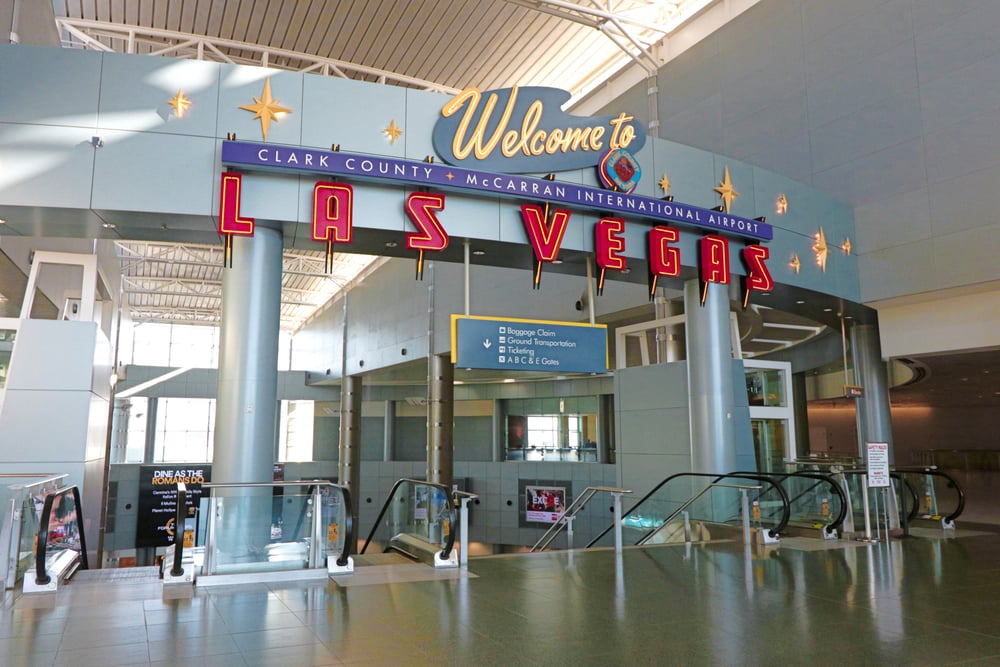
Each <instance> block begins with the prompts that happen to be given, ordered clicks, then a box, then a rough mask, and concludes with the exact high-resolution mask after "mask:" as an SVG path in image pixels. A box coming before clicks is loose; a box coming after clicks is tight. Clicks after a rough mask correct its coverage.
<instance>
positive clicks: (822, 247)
mask: <svg viewBox="0 0 1000 667" xmlns="http://www.w3.org/2000/svg"><path fill="white" fill-rule="evenodd" d="M814 238H815V239H816V242H815V243H813V248H812V249H813V252H814V253H816V264H818V265H819V268H821V269H822V270H823V273H826V258H827V255H829V254H830V249H829V248H828V247H827V245H826V233H825V232H823V228H822V227H820V228H819V233H817V234H816V236H815V237H814Z"/></svg>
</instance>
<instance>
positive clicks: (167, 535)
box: [135, 464, 212, 548]
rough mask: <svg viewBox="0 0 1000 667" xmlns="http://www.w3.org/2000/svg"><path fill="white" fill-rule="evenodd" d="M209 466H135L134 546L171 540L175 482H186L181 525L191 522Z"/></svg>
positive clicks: (209, 474) (158, 544)
mask: <svg viewBox="0 0 1000 667" xmlns="http://www.w3.org/2000/svg"><path fill="white" fill-rule="evenodd" d="M211 477H212V466H211V465H208V464H201V465H190V464H188V465H152V466H139V519H138V524H137V525H136V532H135V546H136V547H137V548H141V547H165V546H169V545H171V544H173V543H174V536H175V535H176V534H177V533H181V534H182V535H184V534H185V533H186V532H187V531H186V530H185V529H184V528H182V529H181V530H180V531H178V530H177V526H175V525H174V523H175V522H176V516H177V483H178V482H184V484H186V485H187V503H186V505H187V508H188V510H187V516H188V520H186V521H185V522H184V523H185V526H187V525H189V524H190V525H191V526H192V528H191V533H192V534H191V536H190V537H189V538H188V539H189V540H191V539H193V536H194V533H193V524H194V521H193V520H192V519H193V518H194V515H195V510H196V509H197V508H198V505H199V503H200V502H201V494H202V489H201V485H202V484H203V483H205V482H210V481H212V480H211Z"/></svg>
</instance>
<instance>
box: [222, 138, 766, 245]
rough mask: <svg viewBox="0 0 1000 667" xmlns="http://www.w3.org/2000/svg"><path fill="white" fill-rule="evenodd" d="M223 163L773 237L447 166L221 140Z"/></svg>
mask: <svg viewBox="0 0 1000 667" xmlns="http://www.w3.org/2000/svg"><path fill="white" fill-rule="evenodd" d="M222 163H223V164H224V165H228V166H234V167H243V168H246V169H262V170H279V171H287V172H289V173H296V174H301V173H310V174H317V175H329V174H336V175H338V176H347V177H352V178H363V179H374V180H380V181H389V182H394V183H403V184H406V185H410V186H417V187H435V188H440V189H444V190H456V191H461V192H465V193H470V192H471V193H477V194H480V195H484V196H493V197H496V196H499V197H511V198H516V199H520V200H522V201H523V200H528V201H532V202H539V201H541V202H550V203H555V204H563V205H565V206H567V207H569V208H574V209H584V210H592V211H599V212H602V213H614V214H621V215H622V216H624V217H626V218H628V219H644V220H647V221H651V222H653V223H659V222H671V223H677V224H680V225H684V226H686V227H694V228H698V229H701V230H703V231H706V232H717V233H723V234H729V235H732V236H739V237H743V238H752V239H760V240H769V239H771V238H773V237H774V230H773V229H772V228H771V226H770V225H768V224H767V223H765V222H763V221H761V220H751V219H749V218H742V217H740V216H736V215H729V214H726V213H721V212H719V211H715V210H711V209H706V208H700V207H697V206H690V205H688V204H681V203H678V202H671V201H665V200H663V199H654V198H653V197H645V196H642V195H633V194H627V193H625V192H612V191H609V190H605V189H602V188H596V187H590V186H586V185H579V184H575V183H567V182H562V181H550V180H547V179H542V178H533V177H529V176H516V175H511V174H497V173H489V172H482V171H473V170H469V169H463V168H461V167H455V166H451V165H445V164H434V163H427V162H416V161H413V160H399V159H395V158H386V157H378V156H373V155H363V154H355V153H343V152H339V151H326V150H320V149H315V148H294V147H285V146H281V147H278V146H272V145H269V144H258V143H249V142H242V141H239V142H238V141H223V142H222ZM234 203H235V202H234ZM338 215H340V216H342V215H343V214H342V213H340V214H338ZM328 217H329V216H328ZM335 217H336V216H335ZM337 219H340V218H339V217H337ZM320 238H323V236H322V235H321V236H320Z"/></svg>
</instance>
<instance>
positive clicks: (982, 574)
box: [0, 526, 1000, 667]
mask: <svg viewBox="0 0 1000 667" xmlns="http://www.w3.org/2000/svg"><path fill="white" fill-rule="evenodd" d="M966 528H968V529H970V530H973V529H974V530H975V532H981V533H985V534H981V535H975V536H968V537H955V538H950V539H942V538H938V537H913V538H908V539H894V540H893V541H892V542H890V543H884V542H883V543H875V544H860V543H849V545H850V548H843V547H845V546H847V545H845V544H842V545H841V547H842V548H824V549H822V550H816V551H811V550H802V549H798V548H794V545H793V544H791V543H790V544H788V545H787V546H783V547H779V548H776V549H769V550H767V551H764V552H761V553H752V552H747V551H745V550H744V548H743V547H742V546H741V545H739V544H736V543H728V544H715V545H704V546H692V547H685V546H675V547H653V548H647V549H627V550H626V552H625V553H624V555H623V556H622V557H620V558H616V557H615V554H614V553H613V552H612V551H592V552H583V551H577V552H551V553H541V554H531V555H516V556H500V557H491V558H482V559H474V560H473V561H472V562H471V563H470V565H469V571H470V572H471V573H474V574H476V575H478V576H477V577H474V578H473V577H467V578H457V579H447V580H435V581H420V582H405V583H387V584H379V585H367V586H350V587H342V586H338V585H337V583H335V582H333V581H330V582H326V581H323V582H303V583H301V584H290V583H284V584H280V585H277V584H276V585H272V586H269V585H266V584H253V585H248V586H241V587H232V588H225V587H220V588H210V589H201V590H195V589H191V588H182V589H180V590H176V589H168V590H167V591H166V592H165V591H164V589H163V588H162V585H161V584H160V583H159V582H158V581H150V580H148V579H139V578H133V579H124V580H120V581H116V582H112V583H88V582H86V581H81V582H78V583H73V584H71V585H69V586H67V587H66V588H64V589H63V590H62V591H60V592H59V593H58V594H56V595H51V596H32V597H21V598H20V599H19V600H17V601H16V602H15V603H13V604H10V605H8V606H6V607H4V608H2V609H0V664H3V665H6V666H13V665H72V666H73V667H84V666H86V665H101V666H102V667H103V666H104V665H128V664H139V665H145V664H164V665H167V664H170V665H178V664H183V665H213V666H216V665H281V666H282V667H293V666H296V665H341V664H367V665H429V664H434V665H476V666H479V665H574V666H579V665H763V664H769V663H776V662H777V663H780V664H783V665H806V664H808V665H822V664H830V665H834V664H835V665H855V664H878V665H943V664H958V663H963V662H978V663H979V664H1000V534H998V533H997V532H996V531H997V527H996V526H992V527H991V526H981V527H975V528H973V527H970V526H966Z"/></svg>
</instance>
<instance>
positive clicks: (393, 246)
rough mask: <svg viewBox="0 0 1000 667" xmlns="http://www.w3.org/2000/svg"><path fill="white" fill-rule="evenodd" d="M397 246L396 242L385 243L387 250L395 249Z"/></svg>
mask: <svg viewBox="0 0 1000 667" xmlns="http://www.w3.org/2000/svg"><path fill="white" fill-rule="evenodd" d="M397 245H398V244H397V243H396V242H395V241H386V242H385V247H386V248H395V247H396V246H397Z"/></svg>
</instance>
